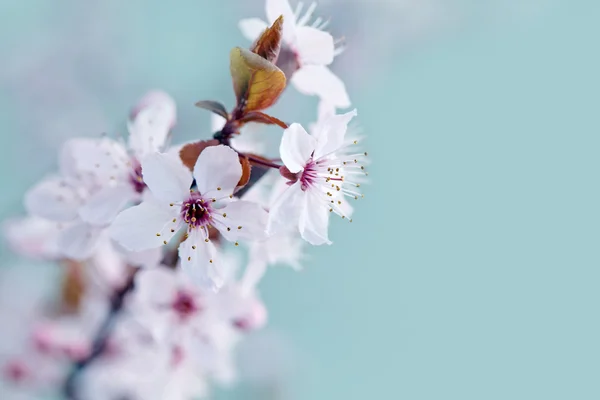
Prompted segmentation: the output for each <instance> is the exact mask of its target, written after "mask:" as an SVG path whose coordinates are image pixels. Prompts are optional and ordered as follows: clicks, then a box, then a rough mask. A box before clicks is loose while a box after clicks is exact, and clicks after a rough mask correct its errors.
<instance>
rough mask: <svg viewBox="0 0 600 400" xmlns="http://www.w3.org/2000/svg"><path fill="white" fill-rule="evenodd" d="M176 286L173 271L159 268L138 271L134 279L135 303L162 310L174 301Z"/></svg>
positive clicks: (176, 281)
mask: <svg viewBox="0 0 600 400" xmlns="http://www.w3.org/2000/svg"><path fill="white" fill-rule="evenodd" d="M177 286H178V278H177V273H176V272H175V270H173V269H169V268H164V267H160V268H152V269H145V270H142V271H139V272H138V273H137V274H136V277H135V291H134V296H135V301H140V302H141V303H142V304H146V305H152V306H159V307H161V308H162V309H163V310H164V309H165V306H166V305H168V304H169V303H170V302H172V301H173V299H175V296H176V294H177Z"/></svg>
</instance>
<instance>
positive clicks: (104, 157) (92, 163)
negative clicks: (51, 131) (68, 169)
mask: <svg viewBox="0 0 600 400" xmlns="http://www.w3.org/2000/svg"><path fill="white" fill-rule="evenodd" d="M67 154H68V155H69V157H70V158H71V160H72V162H73V163H75V165H76V168H77V171H78V172H79V173H81V174H84V176H83V178H80V179H87V178H86V177H87V176H89V175H91V176H93V177H95V178H96V179H99V180H100V183H106V182H109V181H110V182H112V181H115V180H125V179H127V177H128V173H129V170H130V167H129V166H128V163H129V155H128V154H127V150H126V149H125V146H123V144H121V143H120V142H118V141H116V140H113V139H110V138H98V139H90V138H76V139H71V140H69V141H68V142H67V143H65V145H64V146H63V159H67ZM64 162H65V163H66V161H64Z"/></svg>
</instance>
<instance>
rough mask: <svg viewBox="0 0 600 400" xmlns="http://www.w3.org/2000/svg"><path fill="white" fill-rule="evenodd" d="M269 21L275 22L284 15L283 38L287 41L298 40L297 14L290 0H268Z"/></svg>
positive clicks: (293, 41)
mask: <svg viewBox="0 0 600 400" xmlns="http://www.w3.org/2000/svg"><path fill="white" fill-rule="evenodd" d="M266 5H267V21H268V22H269V23H271V24H272V23H273V22H275V20H276V19H277V18H279V16H280V15H283V40H284V41H285V42H287V43H290V44H292V43H295V41H296V16H295V15H294V11H293V10H292V6H290V2H289V1H288V0H267V4H266Z"/></svg>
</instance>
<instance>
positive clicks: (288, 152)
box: [279, 123, 317, 173]
mask: <svg viewBox="0 0 600 400" xmlns="http://www.w3.org/2000/svg"><path fill="white" fill-rule="evenodd" d="M316 145H317V143H316V140H315V138H313V137H312V136H310V135H309V134H308V132H306V130H305V129H304V128H303V127H302V125H300V124H297V123H294V124H292V125H290V126H289V128H287V129H286V130H285V131H283V137H282V138H281V145H280V146H279V154H280V155H281V160H282V161H283V163H284V164H285V166H286V167H287V168H288V169H289V170H290V172H292V173H296V172H300V171H302V170H303V169H304V167H305V166H306V162H307V161H308V160H309V159H310V157H311V156H312V153H313V151H314V150H315V146H316Z"/></svg>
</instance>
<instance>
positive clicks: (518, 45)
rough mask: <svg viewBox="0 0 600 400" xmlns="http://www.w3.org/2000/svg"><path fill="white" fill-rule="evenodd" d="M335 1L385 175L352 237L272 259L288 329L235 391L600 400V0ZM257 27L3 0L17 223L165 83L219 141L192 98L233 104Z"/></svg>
mask: <svg viewBox="0 0 600 400" xmlns="http://www.w3.org/2000/svg"><path fill="white" fill-rule="evenodd" d="M292 3H293V4H295V2H294V1H292ZM317 15H320V16H323V17H331V25H330V28H329V30H330V31H331V32H332V33H333V34H334V36H336V37H344V38H345V43H346V44H347V50H346V51H345V52H344V53H343V54H342V55H341V56H339V57H338V58H337V59H336V61H335V63H334V65H333V67H332V68H333V70H334V71H335V73H337V74H338V75H339V76H340V77H342V79H343V80H344V81H345V82H346V84H347V87H348V92H349V94H350V98H351V100H352V101H353V105H354V106H355V107H357V108H358V111H359V118H358V121H359V123H360V126H361V128H362V130H363V132H364V133H365V134H366V135H367V137H368V140H367V141H366V147H367V149H368V150H369V153H370V156H371V159H372V165H371V168H370V177H371V184H370V185H369V186H368V187H367V188H366V189H365V192H366V198H365V199H364V200H363V201H362V202H361V203H360V204H358V207H357V208H358V210H357V213H356V214H355V218H354V223H353V224H352V225H350V226H349V225H346V224H344V223H343V222H342V221H339V220H335V221H334V223H333V224H332V231H331V238H332V240H333V241H334V245H333V246H331V247H319V248H311V249H309V259H308V260H307V261H306V262H305V268H304V270H303V271H301V272H299V273H296V272H294V271H292V270H290V269H285V268H279V269H277V268H276V269H273V270H271V271H269V274H268V275H267V277H266V278H265V280H264V281H263V282H262V283H261V286H260V289H261V293H262V296H263V298H264V300H265V302H266V304H267V306H268V308H269V312H270V318H269V326H268V328H267V329H266V330H265V331H263V332H261V333H257V334H255V335H254V336H253V337H251V338H250V340H248V342H247V343H246V344H245V345H244V346H243V348H242V349H240V365H241V368H242V377H243V380H242V382H241V384H240V385H239V386H237V387H235V388H226V389H223V390H220V391H219V392H218V393H217V394H216V398H217V399H254V398H255V399H282V400H287V399H302V400H305V399H310V400H321V399H323V400H329V399H345V400H354V399H357V400H358V399H390V398H391V399H396V398H397V399H410V400H438V399H460V400H480V399H489V400H492V399H499V400H500V399H546V400H547V399H567V398H569V399H598V398H600V385H599V384H598V375H599V373H600V339H599V337H600V323H599V318H598V312H597V311H598V305H599V300H600V291H599V290H598V282H599V279H600V268H599V267H600V251H599V250H598V249H599V248H600V247H599V246H598V243H599V240H600V231H599V228H598V227H599V226H600V212H599V210H600V190H599V188H598V178H599V176H600V168H599V167H600V157H598V150H599V149H600V136H599V133H600V122H599V120H600V118H599V117H598V116H599V113H598V104H599V93H600V78H599V77H598V73H599V71H600V56H598V50H597V49H598V37H599V35H600V24H598V21H599V19H600V2H597V1H585V0H576V1H573V0H570V1H568V0H487V1H485V0H483V1H482V0H479V1H476V0H472V1H468V0H395V1H394V0H323V1H321V2H320V4H319V8H318V9H317ZM246 17H264V4H263V2H262V1H258V0H244V1H242V0H238V1H236V0H222V1H205V0H189V1H183V0H182V1H177V2H164V1H141V0H132V1H127V2H123V1H117V0H105V1H88V2H81V1H75V0H64V1H61V2H49V1H44V0H37V1H34V0H24V1H19V2H16V1H3V2H0V22H1V23H0V126H1V129H2V133H0V148H1V149H2V150H1V151H2V153H1V157H0V183H1V184H2V186H1V187H2V195H1V196H0V216H2V217H3V218H7V217H10V216H15V215H19V214H20V213H22V212H23V207H22V203H21V201H22V195H23V193H24V191H25V190H26V189H27V188H29V187H30V186H31V185H32V184H34V183H35V182H36V181H37V180H38V179H39V178H41V177H42V176H43V175H44V173H45V172H46V171H47V170H49V169H51V168H54V167H55V166H56V151H57V149H58V148H59V146H60V144H61V143H62V142H63V141H64V140H65V139H67V138H69V137H73V136H94V135H98V134H99V133H101V132H109V133H112V134H117V133H125V124H124V122H125V120H126V118H127V113H128V110H129V108H130V107H131V106H132V105H133V104H134V103H135V102H136V101H137V99H138V98H139V97H141V96H142V95H143V94H144V93H145V92H146V91H148V90H151V89H162V90H165V91H166V92H168V93H170V94H171V95H172V96H173V97H174V98H175V100H176V101H177V104H178V107H179V108H178V125H177V127H176V128H175V130H174V135H175V136H174V138H175V141H184V140H188V139H192V138H205V137H208V136H209V134H210V115H209V113H208V112H205V111H202V110H199V109H197V108H195V107H194V106H193V104H194V102H195V101H197V100H201V99H214V100H219V101H222V102H223V103H225V104H226V105H228V106H229V107H230V106H231V105H232V104H233V101H234V97H233V93H232V90H231V82H230V77H229V69H228V62H229V61H228V57H229V50H230V49H231V48H232V47H234V46H238V45H241V46H247V45H249V43H247V41H246V40H245V39H244V38H243V37H242V35H241V34H240V32H239V30H238V28H237V23H238V21H239V20H240V19H241V18H246ZM316 105H317V100H316V99H315V98H306V97H302V96H300V95H299V94H298V93H297V92H296V91H295V90H294V89H290V90H288V91H287V92H286V94H285V95H284V96H283V98H282V99H281V101H280V102H279V104H278V105H277V106H276V107H275V108H274V109H273V110H272V114H273V115H275V116H277V117H278V118H280V119H283V120H286V121H300V122H302V123H309V122H311V121H313V120H314V119H315V118H316ZM273 134H274V136H276V135H277V133H276V130H274V131H273ZM277 140H278V138H277V137H275V138H274V144H276V143H277ZM1 251H2V254H1V256H2V264H3V265H2V267H7V266H9V265H11V264H15V263H17V261H16V258H15V256H13V255H12V254H11V253H9V252H8V250H7V249H6V246H4V247H2V250H1ZM19 263H22V262H21V261H19ZM48 268H50V267H48ZM35 271H38V272H36V273H35V274H34V276H32V277H31V279H32V280H35V281H36V282H38V281H39V282H38V283H39V284H40V285H41V286H43V282H48V284H50V283H51V280H52V279H51V274H49V273H48V271H47V270H46V269H44V266H38V268H36V269H35ZM49 275H50V276H49ZM5 283H6V282H5ZM15 301H18V299H15ZM10 323H11V322H10V321H9V320H4V321H1V323H0V326H8V325H10ZM4 329H5V328H2V330H4Z"/></svg>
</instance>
